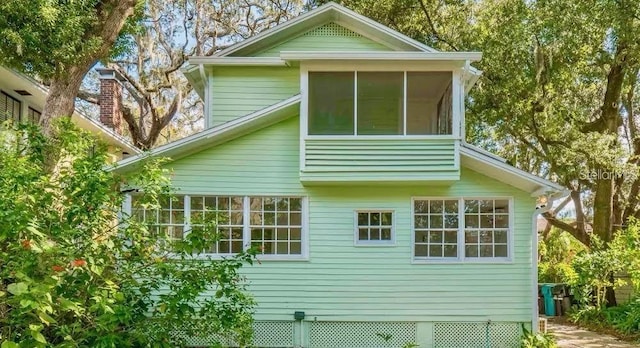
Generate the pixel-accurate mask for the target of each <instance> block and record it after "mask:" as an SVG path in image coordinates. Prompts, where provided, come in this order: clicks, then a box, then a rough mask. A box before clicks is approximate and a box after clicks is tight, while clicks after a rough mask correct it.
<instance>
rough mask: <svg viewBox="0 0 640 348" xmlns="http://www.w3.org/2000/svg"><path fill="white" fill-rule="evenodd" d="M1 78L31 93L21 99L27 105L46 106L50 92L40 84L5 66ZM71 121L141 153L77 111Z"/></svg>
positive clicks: (6, 82) (0, 71) (109, 141)
mask: <svg viewBox="0 0 640 348" xmlns="http://www.w3.org/2000/svg"><path fill="white" fill-rule="evenodd" d="M0 78H2V82H3V83H5V84H7V85H10V86H11V89H13V90H21V89H22V90H26V91H28V92H29V93H31V95H30V96H27V97H21V99H23V100H26V101H27V103H30V104H32V105H36V106H38V107H42V106H43V105H44V104H45V101H46V99H47V94H48V93H49V90H48V88H47V87H46V86H44V85H42V84H41V83H40V82H38V81H36V80H34V79H32V78H31V77H29V76H26V75H24V74H21V73H19V72H17V71H15V70H12V69H9V68H6V67H3V66H0ZM71 120H72V121H73V122H74V123H75V124H76V125H77V126H78V127H80V128H82V129H84V130H86V131H89V132H91V133H93V134H96V135H97V136H98V137H99V138H100V139H101V140H103V141H104V142H106V143H108V144H109V145H113V146H116V147H118V148H120V149H122V151H124V152H128V153H130V154H136V153H141V151H140V150H139V149H138V148H137V147H135V146H134V145H133V144H131V143H130V142H129V141H128V140H127V139H125V138H124V137H123V136H121V135H119V134H117V133H116V132H114V131H113V130H111V129H110V128H108V127H107V126H105V125H103V124H102V123H100V122H99V121H96V120H94V119H92V118H90V117H88V116H87V115H85V114H83V113H82V112H80V111H78V110H77V109H76V110H75V112H74V113H73V115H71Z"/></svg>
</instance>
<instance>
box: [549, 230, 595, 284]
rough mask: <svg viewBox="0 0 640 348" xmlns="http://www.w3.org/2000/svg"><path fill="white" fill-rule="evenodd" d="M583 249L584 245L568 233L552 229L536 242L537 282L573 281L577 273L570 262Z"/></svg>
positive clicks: (571, 282)
mask: <svg viewBox="0 0 640 348" xmlns="http://www.w3.org/2000/svg"><path fill="white" fill-rule="evenodd" d="M584 250H586V248H585V246H584V245H582V244H581V243H580V242H579V241H577V240H576V239H575V238H573V237H572V236H571V235H570V234H569V233H567V232H563V231H559V230H557V229H552V230H551V232H549V235H548V237H547V238H546V239H544V240H543V239H541V240H540V241H539V242H538V254H539V256H540V261H539V263H538V282H540V283H569V284H573V283H575V281H576V280H577V274H576V272H575V270H574V269H573V266H572V265H571V262H572V261H573V258H574V257H575V255H576V254H578V253H580V252H583V251H584Z"/></svg>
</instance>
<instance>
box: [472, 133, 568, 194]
mask: <svg viewBox="0 0 640 348" xmlns="http://www.w3.org/2000/svg"><path fill="white" fill-rule="evenodd" d="M460 154H461V155H463V156H467V157H469V158H470V159H473V160H476V161H478V162H481V163H482V164H483V166H486V168H493V169H496V170H500V171H502V172H504V173H506V174H509V176H512V177H513V178H515V179H518V180H520V181H521V182H523V181H524V182H528V183H529V184H531V185H532V187H535V189H527V191H528V192H529V193H531V195H532V196H540V195H541V193H546V194H550V193H551V194H554V193H562V192H565V191H566V188H565V187H563V186H562V185H559V184H556V183H554V182H552V181H549V180H546V179H543V178H541V177H538V176H536V175H533V174H531V173H529V172H526V171H524V170H522V169H518V168H516V167H514V166H512V165H510V164H507V163H506V162H504V161H502V160H500V159H501V158H500V157H498V156H495V155H493V156H490V155H487V154H486V151H484V152H480V151H477V148H475V147H471V146H469V145H468V144H466V143H463V144H462V146H460ZM507 183H508V184H513V183H510V182H507Z"/></svg>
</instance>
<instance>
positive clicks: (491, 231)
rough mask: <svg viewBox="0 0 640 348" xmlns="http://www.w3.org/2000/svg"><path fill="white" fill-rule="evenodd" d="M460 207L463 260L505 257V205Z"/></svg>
mask: <svg viewBox="0 0 640 348" xmlns="http://www.w3.org/2000/svg"><path fill="white" fill-rule="evenodd" d="M464 205H465V210H464V220H465V228H464V250H465V257H467V258H483V257H507V256H508V254H509V252H508V239H509V237H508V235H509V201H508V200H494V199H489V200H487V199H483V200H465V201H464Z"/></svg>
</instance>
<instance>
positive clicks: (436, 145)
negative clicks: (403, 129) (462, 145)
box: [301, 137, 459, 183]
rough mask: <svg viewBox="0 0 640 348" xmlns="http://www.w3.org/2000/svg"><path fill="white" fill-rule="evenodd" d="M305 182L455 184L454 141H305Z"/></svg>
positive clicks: (456, 170)
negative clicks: (417, 181) (436, 181)
mask: <svg viewBox="0 0 640 348" xmlns="http://www.w3.org/2000/svg"><path fill="white" fill-rule="evenodd" d="M304 149H305V156H304V158H305V165H304V168H303V171H302V173H301V179H302V180H303V181H304V182H309V183H314V182H340V181H345V182H354V181H380V180H384V181H405V180H423V181H426V180H457V178H458V177H459V170H458V168H457V164H456V156H455V151H456V146H455V140H454V139H430V140H425V139H383V140H382V139H380V140H371V139H366V138H365V137H362V138H359V139H353V138H351V139H344V140H336V139H332V140H326V139H323V140H321V139H307V140H305V144H304Z"/></svg>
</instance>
